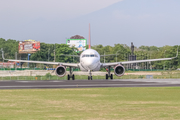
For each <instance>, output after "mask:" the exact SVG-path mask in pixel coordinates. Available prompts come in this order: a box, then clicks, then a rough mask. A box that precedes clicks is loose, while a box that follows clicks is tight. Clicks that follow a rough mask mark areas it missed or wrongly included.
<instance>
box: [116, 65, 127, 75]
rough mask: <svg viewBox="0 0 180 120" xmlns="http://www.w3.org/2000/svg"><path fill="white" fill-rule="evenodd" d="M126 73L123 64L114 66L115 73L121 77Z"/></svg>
mask: <svg viewBox="0 0 180 120" xmlns="http://www.w3.org/2000/svg"><path fill="white" fill-rule="evenodd" d="M124 73H125V68H124V67H123V66H122V65H117V66H116V67H115V68H114V74H115V75H116V76H118V77H121V76H123V75H124Z"/></svg>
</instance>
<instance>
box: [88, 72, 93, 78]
mask: <svg viewBox="0 0 180 120" xmlns="http://www.w3.org/2000/svg"><path fill="white" fill-rule="evenodd" d="M88 72H89V76H88V80H92V74H91V70H89V71H88Z"/></svg>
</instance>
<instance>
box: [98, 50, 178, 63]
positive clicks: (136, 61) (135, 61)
mask: <svg viewBox="0 0 180 120" xmlns="http://www.w3.org/2000/svg"><path fill="white" fill-rule="evenodd" d="M177 56H178V48H177V54H176V57H172V58H159V59H147V60H134V61H123V62H114V63H102V67H108V66H116V65H125V64H133V63H142V62H153V61H162V60H172V59H174V58H177Z"/></svg>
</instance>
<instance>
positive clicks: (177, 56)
mask: <svg viewBox="0 0 180 120" xmlns="http://www.w3.org/2000/svg"><path fill="white" fill-rule="evenodd" d="M178 50H179V46H178V47H177V54H176V58H177V57H178Z"/></svg>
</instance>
